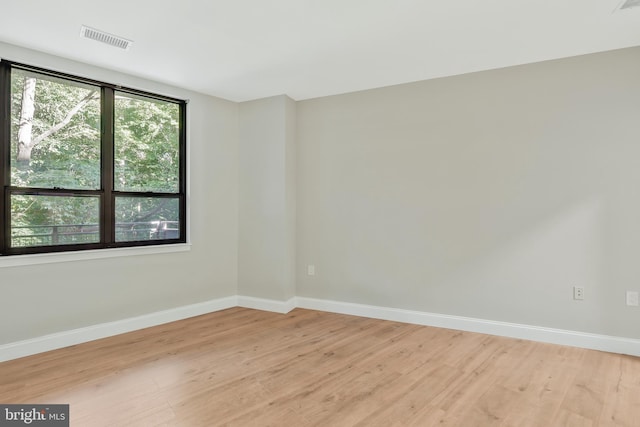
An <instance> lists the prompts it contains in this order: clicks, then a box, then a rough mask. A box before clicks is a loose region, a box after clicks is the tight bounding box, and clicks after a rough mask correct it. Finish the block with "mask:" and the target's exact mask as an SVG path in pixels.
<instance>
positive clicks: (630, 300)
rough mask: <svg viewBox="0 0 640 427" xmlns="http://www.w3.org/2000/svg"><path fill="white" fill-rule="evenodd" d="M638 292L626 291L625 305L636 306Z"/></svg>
mask: <svg viewBox="0 0 640 427" xmlns="http://www.w3.org/2000/svg"><path fill="white" fill-rule="evenodd" d="M638 299H639V298H638V292H636V291H627V305H629V306H633V307H637V306H638V302H639V301H638Z"/></svg>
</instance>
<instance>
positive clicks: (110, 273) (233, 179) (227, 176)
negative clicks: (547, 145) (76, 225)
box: [0, 44, 238, 344]
mask: <svg viewBox="0 0 640 427" xmlns="http://www.w3.org/2000/svg"><path fill="white" fill-rule="evenodd" d="M0 57H1V58H4V59H10V60H14V61H21V62H25V63H28V64H32V65H39V66H42V67H47V68H51V69H56V70H60V71H64V72H68V73H71V74H76V75H84V76H88V77H91V78H94V79H100V80H103V81H107V82H110V83H116V84H121V85H126V86H130V87H134V88H138V89H143V90H148V91H152V92H158V93H163V94H167V95H172V96H175V97H179V98H183V99H189V100H190V102H189V104H188V112H189V113H188V114H189V120H188V126H189V127H188V144H189V150H190V153H191V157H190V168H189V177H188V179H189V185H190V193H189V194H190V216H189V224H190V229H191V243H192V246H191V251H189V252H182V253H171V254H159V255H140V256H133V257H126V258H110V259H102V260H92V261H74V262H68V263H59V264H42V265H30V266H25V267H6V268H0V292H1V293H0V344H3V343H8V342H13V341H18V340H24V339H28V338H32V337H37V336H41V335H45V334H49V333H53V332H59V331H65V330H69V329H74V328H80V327H84V326H89V325H94V324H99V323H103V322H108V321H114V320H119V319H125V318H128V317H133V316H137V315H142V314H146V313H152V312H155V311H160V310H165V309H170V308H173V307H179V306H183V305H188V304H192V303H198V302H203V301H208V300H211V299H215V298H219V297H224V296H230V295H235V294H236V293H237V242H238V238H237V230H238V226H237V225H238V200H237V193H238V191H237V186H238V184H237V181H238V170H237V164H238V161H237V156H238V152H237V133H238V114H237V110H238V106H237V104H235V103H232V102H227V101H223V100H220V99H216V98H212V97H209V96H205V95H200V94H197V93H193V92H189V91H185V90H182V89H178V88H174V87H170V86H165V85H162V84H159V83H154V82H149V81H146V80H141V79H137V78H133V77H130V76H127V75H123V74H119V73H115V72H111V71H107V70H104V69H100V68H95V67H91V66H88V65H84V64H79V63H75V62H71V61H65V60H62V59H60V58H57V57H53V56H48V55H44V54H41V53H37V52H33V51H29V50H26V49H20V48H17V47H15V46H10V45H6V44H0Z"/></svg>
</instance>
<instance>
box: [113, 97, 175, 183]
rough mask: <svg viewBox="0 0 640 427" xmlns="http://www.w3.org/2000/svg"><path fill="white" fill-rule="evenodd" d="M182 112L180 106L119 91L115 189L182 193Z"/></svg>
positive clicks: (116, 102)
mask: <svg viewBox="0 0 640 427" xmlns="http://www.w3.org/2000/svg"><path fill="white" fill-rule="evenodd" d="M179 111H180V109H179V105H178V104H174V103H171V102H163V101H156V100H153V99H149V98H142V97H137V96H134V95H129V94H124V93H120V92H116V99H115V128H114V138H115V147H114V149H115V153H114V154H115V160H114V163H115V165H114V166H115V171H114V172H115V174H114V188H115V189H116V190H118V191H152V192H156V193H177V192H178V191H179V187H178V182H179V166H180V161H179V138H178V135H179V123H180V120H179V118H180V114H179Z"/></svg>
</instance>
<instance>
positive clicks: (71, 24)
mask: <svg viewBox="0 0 640 427" xmlns="http://www.w3.org/2000/svg"><path fill="white" fill-rule="evenodd" d="M619 4H620V0H482V1H479V0H457V1H455V0H454V1H451V0H440V1H434V0H110V1H108V2H107V1H95V0H64V1H52V0H19V1H13V0H11V1H10V0H0V41H4V42H7V43H11V44H15V45H18V46H24V47H28V48H32V49H36V50H40V51H44V52H47V53H52V54H55V55H58V56H62V57H66V58H70V59H74V60H78V61H82V62H85V63H89V64H94V65H99V66H102V67H105V68H109V69H113V70H118V71H123V72H126V73H129V74H133V75H137V76H141V77H145V78H149V79H152V80H157V81H161V82H164V83H170V84H173V85H177V86H180V87H184V88H188V89H192V90H195V91H198V92H203V93H206V94H210V95H215V96H219V97H222V98H226V99H230V100H233V101H245V100H250V99H257V98H263V97H267V96H272V95H280V94H287V95H289V96H290V97H292V98H294V99H296V100H301V99H308V98H315V97H320V96H325V95H332V94H338V93H345V92H352V91H357V90H362V89H369V88H374V87H382V86H389V85H394V84H399V83H406V82H411V81H418V80H425V79H430V78H435V77H443V76H449V75H456V74H463V73H468V72H473V71H479V70H487V69H493V68H500V67H505V66H510V65H517V64H525V63H530V62H537V61H543V60H548V59H555V58H562V57H568V56H575V55H581V54H586V53H592V52H599V51H605V50H612V49H618V48H624V47H630V46H638V45H640V8H635V9H629V10H624V11H618V12H614V10H615V9H616V8H617V6H619ZM82 24H85V25H88V26H90V27H94V28H97V29H100V30H103V31H106V32H109V33H113V34H116V35H119V36H122V37H124V38H128V39H131V40H133V41H134V45H133V47H132V48H131V49H130V50H128V51H123V50H121V49H117V48H113V47H110V46H107V45H103V44H100V43H97V42H94V41H90V40H86V39H81V38H80V36H79V34H80V26H81V25H82Z"/></svg>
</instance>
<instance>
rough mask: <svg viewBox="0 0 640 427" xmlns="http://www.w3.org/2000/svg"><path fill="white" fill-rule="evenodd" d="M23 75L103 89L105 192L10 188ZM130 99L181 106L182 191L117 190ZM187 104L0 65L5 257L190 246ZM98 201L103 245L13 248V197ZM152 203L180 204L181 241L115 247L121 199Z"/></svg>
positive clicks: (0, 210) (0, 246) (1, 243)
mask: <svg viewBox="0 0 640 427" xmlns="http://www.w3.org/2000/svg"><path fill="white" fill-rule="evenodd" d="M14 68H15V69H20V70H25V71H29V72H34V73H38V74H42V75H45V76H49V77H54V78H56V79H62V80H65V81H70V82H76V83H84V84H90V85H93V86H98V87H99V88H100V118H101V120H100V121H101V132H100V133H101V137H100V152H101V156H100V157H101V159H100V189H96V190H76V189H73V190H71V189H63V188H57V187H55V188H31V187H13V186H11V70H12V69H14ZM116 91H117V92H119V93H124V94H125V95H126V94H131V95H135V96H139V97H143V98H147V99H150V100H155V101H162V102H170V103H174V104H177V105H178V106H179V110H178V111H179V123H178V126H179V130H178V138H179V140H178V144H179V146H178V150H179V153H178V155H179V167H178V174H179V177H178V180H179V183H178V191H177V192H176V193H161V192H153V191H116V190H114V182H113V181H114V175H115V174H114V170H115V165H114V147H115V141H114V134H115V132H114V125H115V123H114V121H115V120H114V117H115V115H114V113H115V92H116ZM186 121H187V101H186V100H182V99H177V98H173V97H169V96H165V95H159V94H155V93H151V92H146V91H142V90H138V89H133V88H128V87H122V86H119V85H115V84H110V83H105V82H102V81H98V80H92V79H88V78H84V77H79V76H75V75H71V74H67V73H61V72H57V71H52V70H48V69H45V68H41V67H35V66H31V65H26V64H22V63H18V62H13V61H8V60H5V59H2V60H0V189H2V194H0V257H2V256H11V255H22V254H39V253H56V252H73V251H83V250H95V249H110V248H124V247H141V246H159V245H171V244H179V243H186V241H187V207H186V203H187V200H186V189H187V163H186V159H187V129H186V127H187V123H186ZM21 194H27V195H52V196H94V197H95V196H97V197H99V200H100V207H99V209H100V212H99V225H100V241H99V243H79V244H60V245H49V246H29V247H11V207H10V199H11V195H21ZM118 196H122V197H141V198H145V197H150V198H171V199H178V206H179V208H178V209H179V216H180V218H179V237H178V238H170V239H154V240H135V241H120V242H118V241H116V226H115V225H116V215H115V200H116V197H118Z"/></svg>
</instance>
